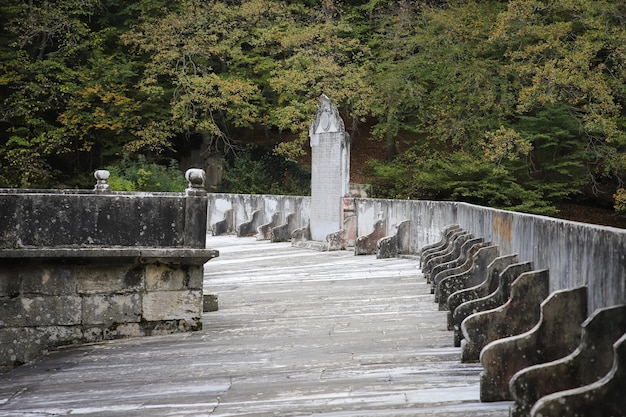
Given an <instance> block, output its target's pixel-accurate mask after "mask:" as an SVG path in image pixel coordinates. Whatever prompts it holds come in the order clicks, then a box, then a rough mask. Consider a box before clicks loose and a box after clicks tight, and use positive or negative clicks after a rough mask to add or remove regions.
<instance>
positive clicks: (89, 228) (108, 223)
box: [0, 189, 207, 248]
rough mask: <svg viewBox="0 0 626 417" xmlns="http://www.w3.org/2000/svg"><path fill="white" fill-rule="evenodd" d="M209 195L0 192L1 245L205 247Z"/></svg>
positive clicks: (26, 246) (3, 246)
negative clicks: (207, 199) (207, 197)
mask: <svg viewBox="0 0 626 417" xmlns="http://www.w3.org/2000/svg"><path fill="white" fill-rule="evenodd" d="M206 204H207V203H206V197H202V196H185V195H183V194H174V193H109V194H106V195H102V194H94V193H86V192H84V191H83V192H80V191H79V192H70V191H67V190H63V191H53V190H49V191H38V190H10V189H3V190H0V224H1V225H2V227H1V228H0V248H29V247H36V248H42V247H58V246H91V247H110V246H147V247H150V246H153V247H196V248H201V247H204V245H205V241H206V239H205V235H204V232H205V229H204V227H205V224H206V210H205V209H204V208H205V207H206Z"/></svg>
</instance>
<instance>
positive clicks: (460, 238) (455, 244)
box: [422, 232, 474, 283]
mask: <svg viewBox="0 0 626 417" xmlns="http://www.w3.org/2000/svg"><path fill="white" fill-rule="evenodd" d="M473 238H474V235H472V234H471V233H467V232H460V233H458V234H455V235H454V236H453V238H452V240H451V242H450V244H449V245H448V247H446V249H444V250H442V251H441V252H436V253H434V255H435V256H433V257H432V258H430V259H428V261H427V262H426V265H425V266H424V267H423V268H422V272H423V273H424V277H425V278H426V282H430V283H432V279H433V274H432V271H433V269H435V267H436V266H437V265H441V264H445V263H447V262H450V261H453V260H454V259H457V258H458V257H459V256H460V254H461V248H462V247H463V244H465V242H466V241H468V240H470V239H473Z"/></svg>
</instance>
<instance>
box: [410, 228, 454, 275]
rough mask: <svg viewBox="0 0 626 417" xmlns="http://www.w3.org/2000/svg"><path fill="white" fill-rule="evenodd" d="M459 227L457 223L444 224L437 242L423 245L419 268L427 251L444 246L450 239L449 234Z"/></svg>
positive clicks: (438, 249) (437, 249)
mask: <svg viewBox="0 0 626 417" xmlns="http://www.w3.org/2000/svg"><path fill="white" fill-rule="evenodd" d="M458 229H460V227H459V225H458V224H451V225H448V226H445V227H444V228H443V230H442V231H441V239H440V240H439V241H438V242H435V243H431V244H430V245H424V246H423V247H422V248H421V249H420V251H419V255H420V268H421V267H422V260H423V259H424V258H426V257H427V256H428V254H429V253H432V252H438V251H440V250H442V249H443V248H445V247H446V246H447V245H448V242H449V241H450V236H451V235H452V233H453V232H454V231H456V230H458Z"/></svg>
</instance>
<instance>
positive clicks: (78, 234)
mask: <svg viewBox="0 0 626 417" xmlns="http://www.w3.org/2000/svg"><path fill="white" fill-rule="evenodd" d="M99 181H100V180H99ZM98 185H99V186H104V185H106V184H100V183H99V184H98ZM206 210H207V198H206V195H203V194H202V193H198V192H197V191H195V190H192V192H191V193H190V192H189V190H188V192H187V194H186V195H184V194H146V193H141V194H128V193H106V192H103V191H102V190H100V191H98V192H97V193H88V192H74V193H72V192H69V191H60V192H53V191H49V192H39V191H38V192H34V191H30V192H29V191H26V190H0V370H2V369H8V368H11V367H14V366H16V365H19V364H22V363H26V362H29V361H31V360H33V359H35V358H36V357H37V356H39V355H41V354H42V353H44V352H45V351H47V350H50V349H55V348H58V347H59V346H64V345H75V344H82V343H91V342H98V341H102V340H107V339H115V338H122V337H136V336H149V335H158V334H166V333H173V332H186V331H192V330H198V329H200V328H201V327H202V321H201V320H202V304H203V293H202V279H203V271H204V263H206V262H207V261H208V260H210V259H211V258H214V257H216V256H218V252H217V251H215V250H211V249H206V248H205V242H206V223H207V217H206Z"/></svg>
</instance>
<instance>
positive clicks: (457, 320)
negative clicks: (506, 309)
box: [452, 262, 532, 347]
mask: <svg viewBox="0 0 626 417" xmlns="http://www.w3.org/2000/svg"><path fill="white" fill-rule="evenodd" d="M530 270H532V264H531V263H530V262H524V263H518V264H513V265H509V266H508V267H506V268H505V270H504V271H502V273H500V274H499V275H498V287H497V288H496V289H495V291H494V292H492V293H491V294H489V295H487V296H486V297H482V298H478V299H476V300H472V301H468V302H466V303H463V304H461V305H460V306H458V307H457V308H456V309H455V310H454V313H453V314H452V323H453V329H455V336H456V337H455V340H454V345H455V346H457V347H458V346H461V335H462V333H461V332H460V326H461V323H462V322H463V320H465V319H466V318H467V317H469V316H470V315H472V314H475V313H478V312H481V311H486V310H491V309H494V308H497V307H500V306H501V305H503V304H504V303H506V302H507V300H508V299H509V297H510V294H511V283H512V282H513V281H515V280H516V279H517V277H519V276H520V275H521V274H523V273H524V272H528V271H530ZM457 329H458V330H457Z"/></svg>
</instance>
